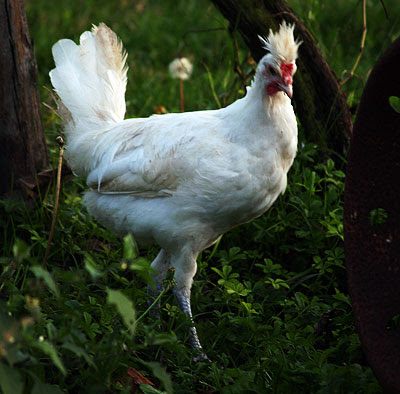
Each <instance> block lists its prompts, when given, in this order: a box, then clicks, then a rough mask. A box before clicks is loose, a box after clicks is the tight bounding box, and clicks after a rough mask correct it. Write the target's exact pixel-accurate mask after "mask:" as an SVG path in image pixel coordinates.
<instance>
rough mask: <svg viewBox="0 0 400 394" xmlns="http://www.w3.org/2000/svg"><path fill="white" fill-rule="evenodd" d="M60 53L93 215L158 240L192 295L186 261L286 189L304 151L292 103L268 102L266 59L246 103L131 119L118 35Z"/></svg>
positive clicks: (72, 136)
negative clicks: (296, 160) (300, 147)
mask: <svg viewBox="0 0 400 394" xmlns="http://www.w3.org/2000/svg"><path fill="white" fill-rule="evenodd" d="M289 30H290V28H289ZM291 33H293V29H292V31H291ZM296 51H297V48H296ZM296 53H297V52H296ZM53 55H54V58H55V63H56V68H55V69H54V70H52V71H51V73H50V76H51V81H52V84H53V86H54V88H55V91H56V92H57V94H58V96H59V97H60V99H61V101H62V104H61V108H59V111H60V113H61V116H63V118H64V119H65V121H66V126H65V134H66V143H67V159H68V162H69V165H70V166H71V168H72V170H73V171H74V172H75V173H76V174H77V175H79V176H81V177H83V178H85V179H86V180H87V184H88V186H89V187H90V189H91V190H90V191H88V192H87V193H86V196H85V203H86V205H87V207H88V209H89V212H90V213H91V214H92V215H93V216H94V217H96V218H97V219H98V220H100V221H101V222H103V223H104V224H105V225H106V226H108V227H110V228H111V229H113V230H114V231H116V232H118V233H119V234H126V233H133V235H134V236H135V238H136V239H138V241H141V240H143V241H155V242H156V243H158V244H159V245H160V246H161V247H162V248H163V249H164V250H165V251H166V252H167V254H168V256H172V260H171V264H172V265H173V266H175V267H176V268H177V269H178V270H180V271H182V273H180V272H176V275H178V279H179V278H180V277H181V276H182V277H184V276H185V275H184V272H187V276H186V277H185V278H184V279H182V280H181V282H182V283H181V285H182V286H185V287H187V288H188V289H190V285H191V281H192V277H193V275H194V272H193V268H192V266H191V264H192V263H190V264H189V263H188V266H190V268H185V264H186V263H185V261H186V262H187V261H188V259H187V258H184V257H182V256H184V255H190V258H189V260H193V259H194V260H195V258H196V256H197V254H198V253H199V252H200V251H201V250H203V249H204V248H206V247H208V246H209V245H210V244H212V243H213V242H215V241H216V239H217V238H218V237H219V236H220V235H221V234H222V233H224V232H226V231H228V230H229V229H230V228H232V227H234V226H236V225H239V224H241V223H244V222H247V221H249V220H251V219H253V218H255V217H257V216H259V215H261V214H262V213H263V212H265V211H266V210H267V209H268V208H269V207H270V206H271V204H272V203H273V202H274V201H275V200H276V198H277V197H278V195H279V194H280V193H282V192H283V191H284V190H285V188H286V179H287V178H286V174H287V172H288V170H289V168H290V166H291V165H292V162H293V159H294V157H295V154H296V149H297V124H296V118H295V115H294V112H293V108H292V106H291V103H290V99H289V98H288V97H287V96H286V95H285V94H284V93H283V92H281V91H280V92H278V93H276V94H275V95H274V96H268V94H267V92H266V89H265V83H264V80H263V75H262V74H263V72H262V70H261V69H260V67H263V60H262V61H261V62H260V64H259V69H258V71H257V74H256V77H255V80H254V81H253V84H252V86H251V87H249V88H248V89H247V94H246V96H245V97H244V98H242V99H240V100H238V101H236V102H235V103H233V104H232V105H230V106H228V107H226V108H223V109H220V110H215V111H199V112H187V113H182V114H166V115H155V116H151V117H150V118H137V119H127V120H123V118H124V114H125V101H124V94H125V87H126V67H125V60H126V56H125V55H124V53H123V51H122V46H121V44H119V42H118V40H117V38H116V36H115V34H114V33H113V32H112V31H111V30H110V29H108V28H107V27H106V26H105V25H104V24H101V25H100V26H99V27H98V28H96V27H95V28H94V29H93V30H92V32H85V33H83V35H82V36H81V40H80V45H79V46H78V45H76V44H74V43H73V42H72V41H70V40H61V41H59V42H58V43H56V44H55V45H54V47H53ZM267 56H271V55H267ZM263 59H264V58H263ZM194 271H195V269H194Z"/></svg>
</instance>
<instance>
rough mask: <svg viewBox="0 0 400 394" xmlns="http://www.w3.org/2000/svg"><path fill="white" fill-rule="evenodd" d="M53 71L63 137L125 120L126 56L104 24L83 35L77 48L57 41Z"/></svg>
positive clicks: (51, 74)
mask: <svg viewBox="0 0 400 394" xmlns="http://www.w3.org/2000/svg"><path fill="white" fill-rule="evenodd" d="M53 57H54V61H55V63H56V68H55V69H53V70H52V71H51V72H50V79H51V83H52V84H53V87H54V90H55V91H56V93H57V95H58V96H59V98H60V100H61V102H62V104H61V105H60V106H59V114H60V115H61V116H62V117H63V118H64V120H65V121H66V130H65V132H66V134H67V138H68V134H74V133H79V132H85V131H86V130H89V129H90V128H91V127H93V126H99V125H102V126H105V125H107V124H113V123H116V122H120V121H122V120H123V119H124V116H125V110H126V106H125V90H126V82H127V76H126V74H127V66H126V57H127V55H126V53H125V51H124V50H123V47H122V44H121V42H120V41H119V40H118V38H117V36H116V34H115V33H114V32H113V31H112V30H111V29H109V28H108V27H107V26H106V25H105V24H104V23H100V25H99V26H98V27H97V26H93V28H92V31H87V32H85V33H83V34H82V35H81V37H80V45H76V44H75V43H74V42H73V41H71V40H60V41H58V42H57V43H56V44H55V45H54V46H53Z"/></svg>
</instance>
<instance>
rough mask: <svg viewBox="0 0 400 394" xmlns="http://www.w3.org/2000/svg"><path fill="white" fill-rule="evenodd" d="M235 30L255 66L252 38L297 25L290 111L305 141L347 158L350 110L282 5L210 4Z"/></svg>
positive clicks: (276, 0)
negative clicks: (298, 42) (282, 25)
mask: <svg viewBox="0 0 400 394" xmlns="http://www.w3.org/2000/svg"><path fill="white" fill-rule="evenodd" d="M212 2H213V3H214V4H215V6H216V7H217V8H218V9H219V10H220V11H221V13H222V14H223V15H224V16H225V18H226V19H228V21H229V22H230V28H231V29H232V30H238V31H239V32H240V34H241V35H242V37H243V39H244V41H245V42H246V44H247V45H248V47H249V48H250V51H251V53H252V56H253V57H254V59H255V60H256V61H258V60H260V58H261V57H262V56H264V55H265V50H264V49H263V48H262V47H261V45H260V41H259V39H258V37H257V35H262V36H267V35H268V32H269V29H270V28H272V29H273V30H278V27H279V23H280V22H281V21H282V20H286V21H287V22H289V23H294V24H295V25H296V29H295V36H296V38H297V39H299V40H301V41H303V44H302V45H301V46H300V49H299V58H298V60H297V62H296V63H297V66H298V71H297V73H296V76H295V78H294V98H293V102H294V107H295V110H296V113H297V115H298V117H299V119H300V122H301V124H302V126H303V128H304V130H305V134H306V138H307V139H308V140H309V141H311V142H316V143H318V144H319V148H320V149H321V150H322V151H324V152H326V153H329V151H334V152H337V153H339V154H340V155H343V156H346V152H347V148H348V144H349V138H350V134H351V130H352V122H351V115H350V111H349V108H348V106H347V104H346V100H345V98H344V96H343V94H342V91H341V89H340V85H339V83H338V82H337V80H336V78H335V76H334V74H333V71H332V70H331V68H330V67H329V65H328V63H327V62H326V60H325V59H324V57H323V56H322V54H321V52H320V51H319V49H318V47H317V45H316V43H315V41H314V39H313V38H312V36H311V34H310V33H309V32H308V30H307V29H306V27H305V26H304V24H303V23H302V22H301V21H300V19H298V18H297V17H296V16H295V15H294V13H293V11H292V10H291V9H290V7H289V6H288V5H287V4H286V3H285V1H284V0H212Z"/></svg>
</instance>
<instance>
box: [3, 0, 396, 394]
mask: <svg viewBox="0 0 400 394" xmlns="http://www.w3.org/2000/svg"><path fill="white" fill-rule="evenodd" d="M326 3H327V2H319V1H311V2H310V1H300V0H296V1H295V0H293V1H291V2H290V4H291V5H292V6H293V7H294V8H295V9H296V10H297V12H298V13H299V15H300V16H301V17H302V19H303V20H304V22H305V23H306V25H307V26H308V27H309V28H310V29H311V31H312V32H313V33H314V35H315V36H316V38H317V39H318V42H319V43H320V46H321V49H322V51H323V53H324V54H325V55H326V57H327V59H328V61H329V63H330V64H331V65H332V67H333V68H334V70H335V72H336V74H337V75H342V73H343V71H344V70H345V69H349V68H351V66H352V64H353V62H354V61H355V58H356V56H357V54H358V46H359V40H360V37H361V24H360V21H361V19H360V15H361V6H360V2H358V1H348V2H344V1H343V2H340V3H339V5H336V4H337V3H335V4H333V2H332V4H331V5H328V4H326ZM386 4H387V6H388V8H389V13H390V15H391V19H390V21H389V22H386V21H385V19H384V16H383V11H382V9H381V6H380V3H379V2H378V1H376V2H372V1H369V2H368V7H369V11H368V12H369V14H368V17H369V20H368V28H369V31H368V38H367V42H366V50H365V54H364V56H363V58H362V61H361V63H360V66H359V68H358V71H357V76H356V78H355V79H354V80H353V81H351V82H350V83H349V84H348V85H346V87H345V89H346V91H347V94H348V96H349V100H350V99H351V103H352V104H354V105H355V104H357V102H358V100H359V97H360V94H361V89H362V86H363V84H364V83H365V80H366V78H367V75H368V72H369V70H370V69H371V67H372V66H373V63H374V62H375V61H376V59H377V58H378V57H379V55H380V54H381V53H382V52H383V50H384V49H385V47H387V45H388V44H389V42H390V41H391V40H392V39H393V38H394V37H395V36H396V35H398V33H399V17H398V15H399V12H398V11H400V10H399V8H400V5H399V4H397V2H395V1H394V0H393V1H390V2H389V1H386ZM26 9H27V13H28V21H29V25H30V30H31V35H32V37H33V39H34V42H35V51H36V56H37V61H38V67H39V83H40V86H43V85H46V86H50V83H49V80H48V72H49V70H50V69H51V68H52V67H53V61H52V57H51V46H52V45H53V44H54V43H55V42H56V41H57V40H58V39H60V38H65V37H69V38H73V39H74V40H78V38H79V35H80V34H81V33H82V32H83V31H85V30H87V29H88V28H90V25H91V24H92V23H98V22H101V21H103V22H105V23H107V24H108V25H109V26H110V27H111V28H112V29H113V30H115V31H116V32H117V33H118V35H119V36H120V37H121V39H122V40H123V42H124V45H125V47H126V49H127V50H128V52H129V58H128V59H129V60H128V62H129V66H130V71H129V74H128V77H129V82H128V91H127V103H128V106H127V115H128V116H148V115H150V114H152V113H154V112H155V110H156V108H157V107H158V106H160V105H162V106H164V107H165V108H166V109H167V110H168V111H171V112H172V111H179V85H178V82H177V81H176V80H173V79H172V78H171V77H170V76H169V75H168V64H169V63H170V62H171V61H172V60H173V59H174V58H175V57H176V56H177V55H179V54H182V55H184V56H187V57H189V58H191V59H192V60H193V63H194V73H193V76H192V78H191V79H190V80H188V81H186V82H185V86H184V87H185V109H186V110H197V109H207V108H217V107H218V104H217V101H216V100H215V97H214V96H215V94H216V95H217V96H218V97H219V100H221V102H222V105H226V104H227V103H229V102H231V101H233V100H234V99H236V98H237V97H240V96H241V95H243V87H242V86H241V84H240V81H239V80H238V79H237V77H236V75H235V72H234V71H233V65H234V56H235V52H234V44H233V42H232V40H231V38H230V35H229V34H228V32H227V31H226V27H227V23H226V21H225V20H224V19H223V18H222V16H221V15H219V14H218V13H217V12H216V11H215V9H214V7H213V6H212V5H211V4H210V3H209V2H208V1H205V0H202V1H200V0H199V1H183V0H179V1H176V0H175V1H172V0H166V1H162V2H155V1H150V0H147V1H146V0H142V1H137V2H129V1H120V2H110V1H105V0H98V1H86V2H81V1H67V0H60V1H57V2H51V1H49V0H35V1H33V0H29V1H26ZM332 15H334V16H332ZM213 29H220V30H213ZM237 38H238V42H239V46H240V51H239V53H240V57H241V59H242V60H244V59H245V58H246V57H247V55H248V50H247V49H246V48H245V46H244V45H243V43H242V41H241V40H240V37H237ZM243 67H244V68H245V69H246V71H247V70H250V69H251V68H252V65H251V64H250V63H246V62H244V63H243ZM208 70H209V71H208ZM210 81H212V84H213V86H214V89H215V92H213V91H212V88H211V86H212V84H211V82H210ZM40 93H41V97H42V101H44V102H47V103H50V98H49V96H48V93H47V92H46V90H45V89H42V88H41V90H40ZM43 118H44V122H45V127H46V138H47V141H48V146H49V151H50V157H51V162H52V164H53V166H55V165H56V162H57V155H58V148H57V147H56V143H55V137H56V136H57V135H58V134H59V133H60V125H59V122H58V120H57V119H56V118H55V117H54V115H53V114H52V113H51V112H50V111H49V110H47V109H46V108H45V107H43ZM301 135H302V133H301ZM317 157H318V147H317V146H316V145H315V144H314V143H313V141H304V140H303V138H301V140H300V144H299V153H298V156H297V158H296V161H295V164H294V166H293V168H292V170H291V171H290V173H289V179H288V189H287V192H286V193H285V194H284V195H283V196H282V197H281V198H280V199H279V200H278V201H277V202H276V203H275V205H274V206H273V207H272V209H271V210H270V211H269V212H268V213H267V214H265V215H264V216H262V217H261V218H259V219H257V220H256V221H254V222H252V223H250V224H247V225H244V226H241V227H239V228H237V229H235V230H233V231H231V232H229V233H228V234H226V235H225V236H224V237H223V238H222V240H221V242H220V243H219V244H218V246H217V247H215V248H213V249H210V250H206V251H204V252H203V253H202V255H201V256H200V257H199V261H198V274H197V276H196V281H195V283H194V286H193V292H192V306H193V311H194V314H195V321H196V326H197V327H198V331H199V336H200V338H201V340H202V343H203V346H204V347H205V349H206V351H207V354H208V355H209V357H210V358H211V359H212V360H213V361H214V362H213V363H212V364H208V363H204V362H200V363H197V364H196V363H193V362H192V357H193V354H192V351H191V350H190V348H189V346H188V345H187V344H186V343H185V340H186V339H187V326H188V322H187V321H186V319H185V317H184V316H183V314H182V313H181V312H180V311H179V310H178V308H177V307H176V304H175V302H174V299H173V296H172V294H171V291H169V292H166V294H165V295H164V296H163V298H162V321H161V327H158V322H156V321H154V319H152V318H151V317H149V316H148V313H147V312H146V311H147V307H148V304H147V295H146V286H147V283H149V281H150V279H149V270H148V265H149V263H150V262H151V260H152V258H154V256H155V254H156V253H157V249H156V248H155V247H154V248H149V249H139V250H138V249H137V247H136V245H135V244H134V242H133V241H132V239H131V238H126V239H124V240H123V241H121V240H120V239H118V238H117V237H116V236H115V235H114V234H112V233H111V232H109V231H108V230H106V229H104V228H103V227H102V226H100V225H99V224H98V223H97V222H95V221H94V220H93V219H92V218H90V216H89V215H88V213H87V212H86V210H85V208H84V206H83V205H82V199H81V194H82V191H83V190H84V181H83V180H82V179H76V178H74V179H72V180H70V181H69V182H65V183H64V184H63V187H62V192H61V199H60V208H59V214H58V219H57V224H56V231H55V234H54V239H53V243H52V248H51V253H50V257H49V262H48V265H47V268H46V269H43V268H42V267H41V263H42V261H43V257H44V253H45V248H46V245H47V239H48V236H49V229H50V223H51V217H52V213H53V208H54V196H55V187H54V184H52V185H51V186H50V187H49V188H48V190H44V191H42V193H41V194H40V195H39V196H38V198H37V199H36V200H34V201H30V202H29V203H24V202H21V201H11V200H4V201H0V212H1V215H0V223H1V226H2V227H3V228H4V230H5V231H3V235H2V239H1V245H2V246H1V248H2V257H1V260H0V264H1V267H2V271H1V284H0V294H1V297H0V387H1V390H2V392H4V393H5V394H8V393H13V394H18V393H23V392H24V393H28V392H31V391H33V392H35V393H44V392H46V393H59V392H62V391H63V392H82V393H86V392H87V393H100V392H104V391H106V390H109V392H119V391H121V392H124V389H123V387H122V384H121V382H123V380H124V376H125V374H126V372H127V369H128V367H133V368H135V369H137V370H138V371H140V372H141V373H142V374H143V375H145V376H146V377H148V378H149V379H150V380H151V381H152V382H154V383H155V384H156V385H157V387H158V389H159V390H161V391H167V392H172V391H174V392H176V393H191V392H199V393H213V392H215V393H247V392H249V393H251V392H254V393H292V392H297V393H346V394H347V393H380V392H381V389H380V388H379V385H378V383H377V381H376V379H375V378H374V376H373V373H372V371H371V369H370V368H369V367H368V364H367V362H366V360H365V357H364V355H363V352H362V350H361V347H360V343H359V339H358V336H357V334H356V333H355V331H354V322H353V317H352V314H351V306H350V303H349V296H348V291H347V287H346V273H345V268H344V256H343V225H342V220H343V208H342V195H343V188H344V174H343V172H341V171H340V170H338V169H337V168H341V167H342V166H343V164H344V163H336V164H335V163H334V162H333V161H331V160H330V161H327V162H326V163H319V162H318V161H317ZM171 280H172V275H170V276H169V278H168V280H167V282H169V283H170V284H171V285H172V283H171ZM133 316H134V317H135V318H133ZM132 320H133V321H136V324H132V322H131V321H132ZM132 332H133V333H134V334H133V335H132ZM142 389H143V392H146V393H150V392H156V391H154V389H153V391H151V390H152V389H151V388H149V387H148V386H144V387H142ZM125 392H127V391H126V389H125Z"/></svg>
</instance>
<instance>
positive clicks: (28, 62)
mask: <svg viewBox="0 0 400 394" xmlns="http://www.w3.org/2000/svg"><path fill="white" fill-rule="evenodd" d="M46 165H47V150H46V144H45V139H44V134H43V126H42V120H41V115H40V100H39V93H38V84H37V65H36V61H35V55H34V51H33V44H32V40H31V38H30V35H29V29H28V23H27V20H26V14H25V9H24V2H23V0H0V171H1V173H0V195H4V194H5V193H7V192H10V191H11V190H13V189H14V188H18V187H19V186H20V184H21V183H20V180H21V179H22V178H31V179H35V176H36V173H37V171H39V170H40V169H42V168H44V167H45V166H46Z"/></svg>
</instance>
